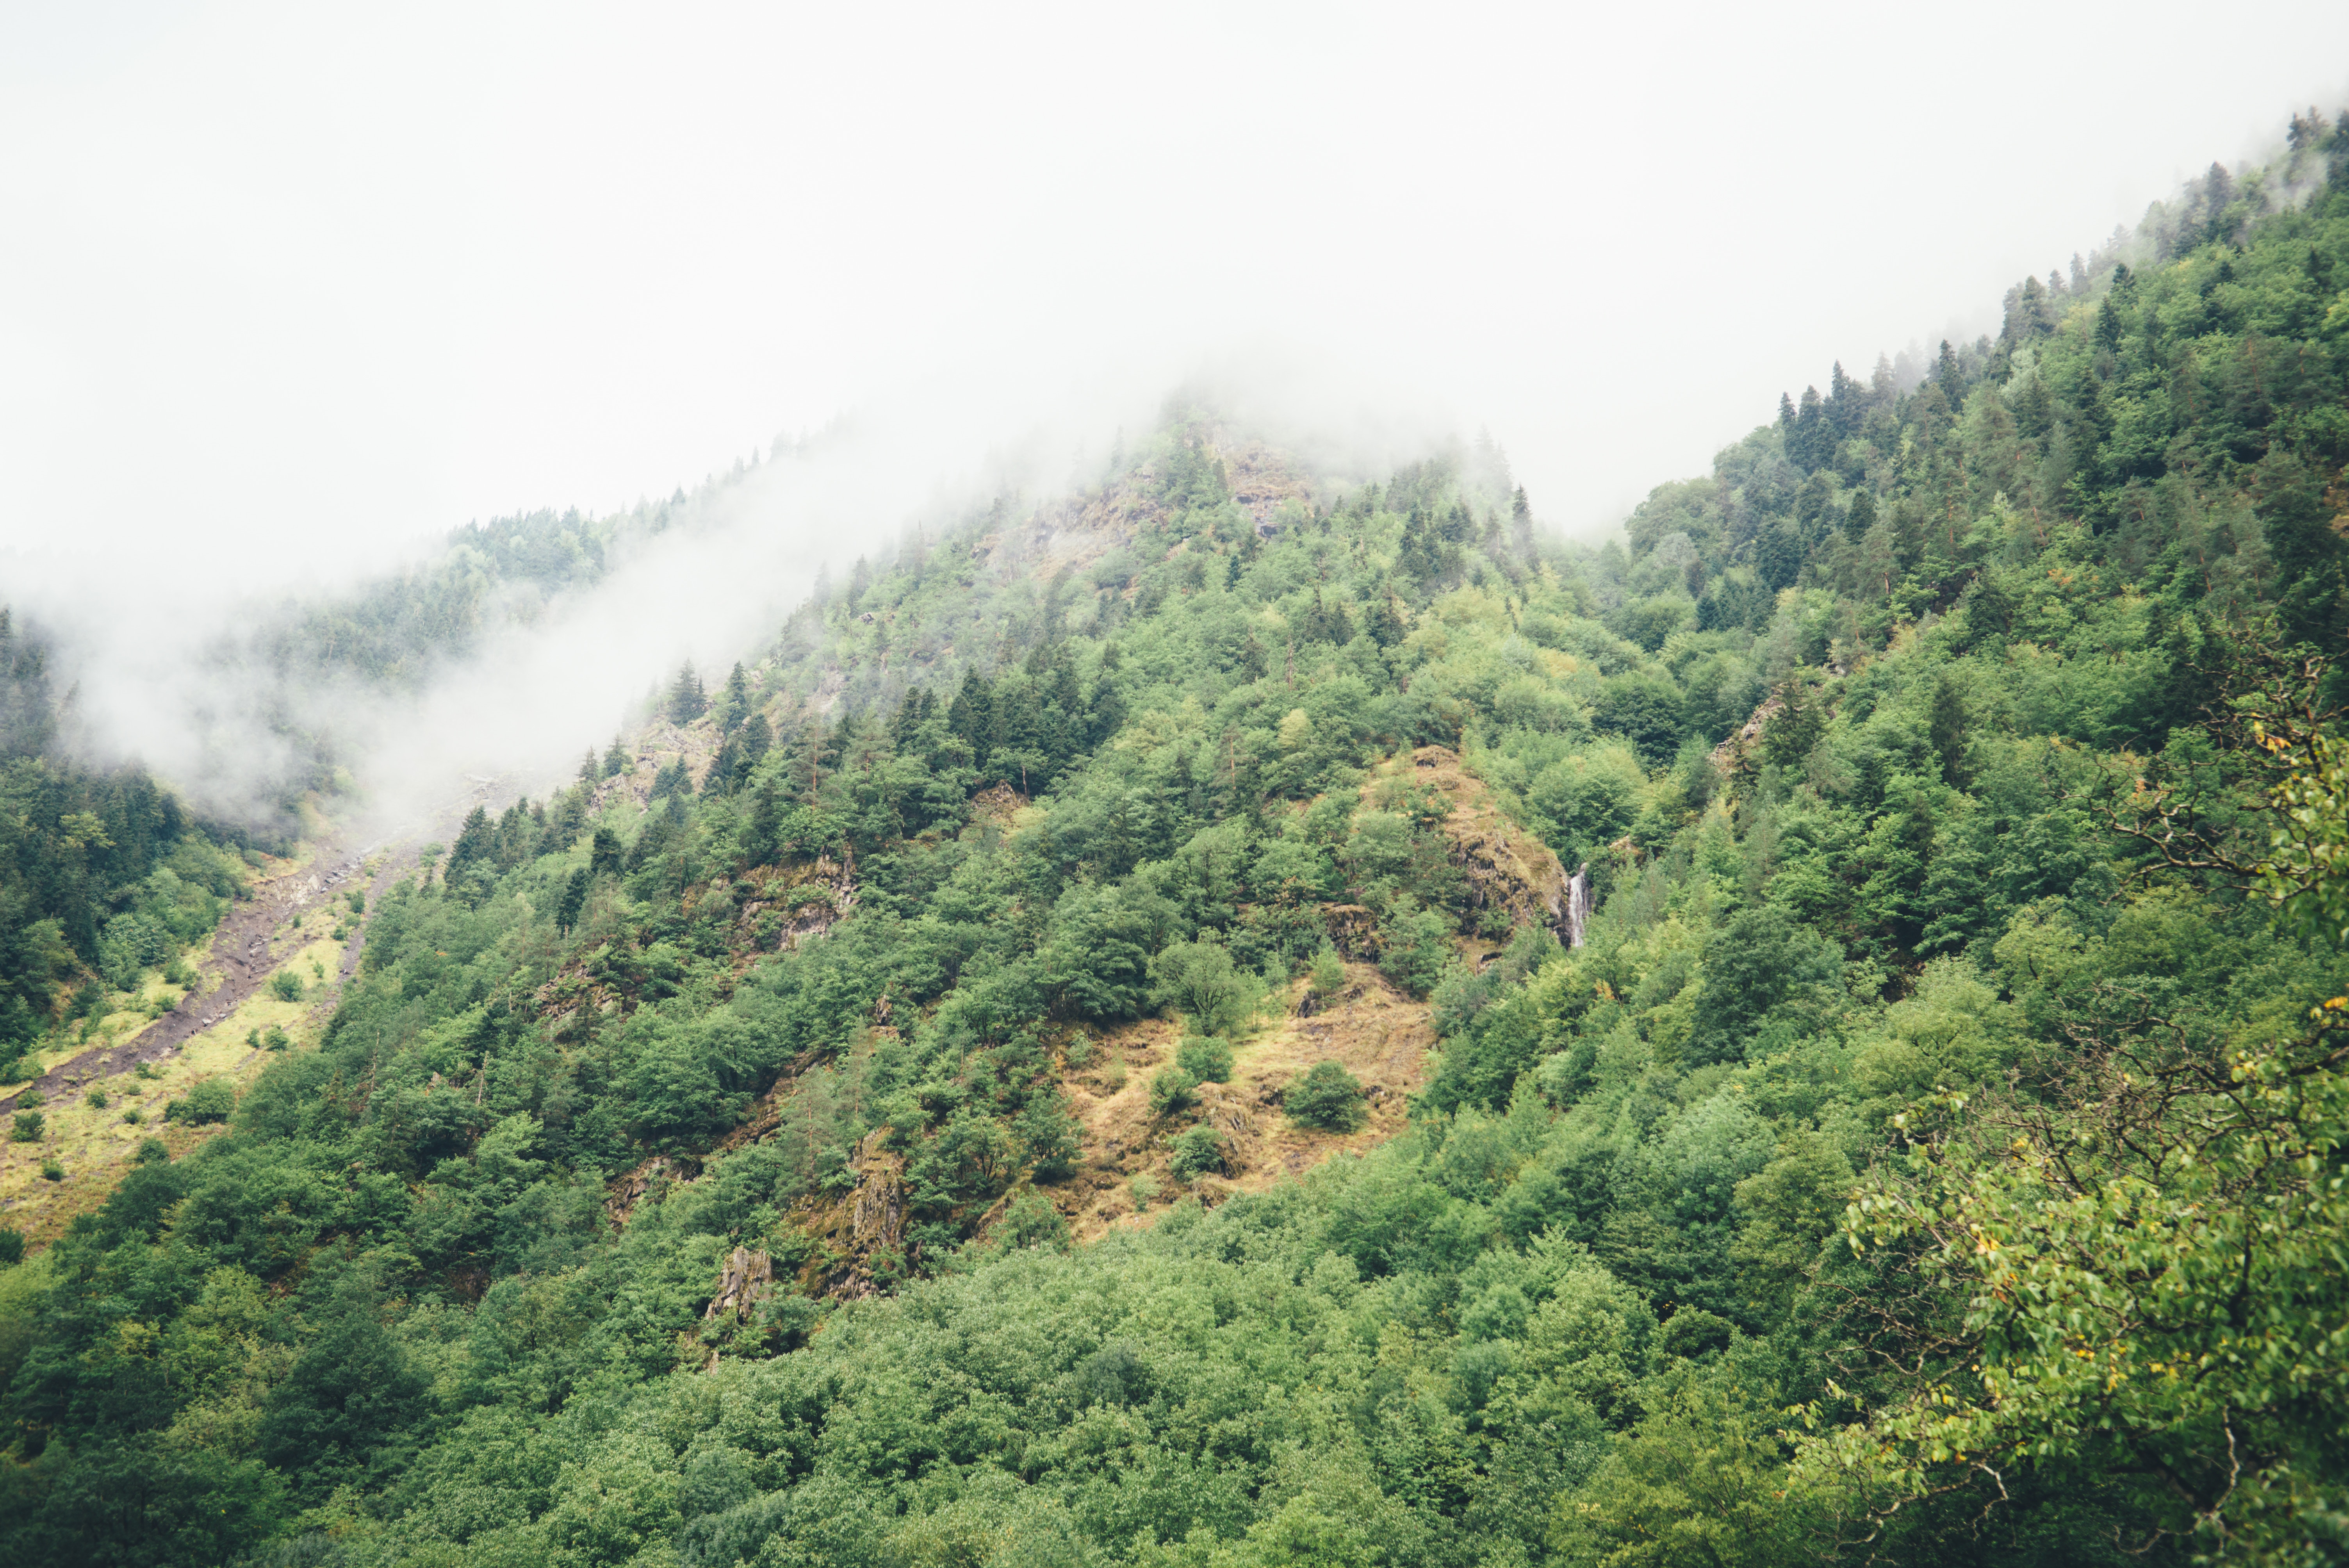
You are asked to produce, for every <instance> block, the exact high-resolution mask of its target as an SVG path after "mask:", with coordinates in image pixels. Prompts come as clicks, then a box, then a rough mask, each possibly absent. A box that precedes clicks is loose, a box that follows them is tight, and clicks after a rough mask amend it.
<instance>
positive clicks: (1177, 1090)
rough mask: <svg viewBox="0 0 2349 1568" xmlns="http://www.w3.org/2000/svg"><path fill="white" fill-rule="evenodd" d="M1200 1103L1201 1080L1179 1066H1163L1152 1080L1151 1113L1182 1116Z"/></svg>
mask: <svg viewBox="0 0 2349 1568" xmlns="http://www.w3.org/2000/svg"><path fill="white" fill-rule="evenodd" d="M1198 1103H1199V1080H1198V1079H1197V1078H1194V1077H1193V1076H1192V1075H1191V1074H1190V1073H1188V1072H1185V1070H1184V1069H1183V1068H1179V1067H1174V1068H1159V1069H1158V1071H1157V1073H1156V1074H1155V1075H1154V1077H1152V1078H1151V1080H1150V1114H1151V1115H1153V1116H1159V1117H1165V1116H1180V1115H1181V1114H1182V1113H1183V1112H1185V1111H1186V1110H1188V1109H1191V1108H1192V1107H1193V1106H1195V1105H1196V1104H1198Z"/></svg>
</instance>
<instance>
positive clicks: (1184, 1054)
mask: <svg viewBox="0 0 2349 1568" xmlns="http://www.w3.org/2000/svg"><path fill="white" fill-rule="evenodd" d="M1174 1065H1175V1066H1176V1067H1178V1068H1182V1069H1183V1070H1184V1071H1185V1072H1186V1073H1189V1074H1190V1075H1191V1076H1192V1077H1193V1078H1196V1079H1198V1080H1199V1081H1200V1082H1201V1083H1229V1082H1231V1080H1232V1047H1231V1042H1229V1041H1228V1040H1219V1039H1216V1038H1215V1037H1213V1036H1210V1035H1194V1036H1192V1037H1190V1038H1189V1039H1186V1040H1185V1041H1184V1042H1183V1043H1182V1044H1181V1045H1179V1046H1177V1047H1174Z"/></svg>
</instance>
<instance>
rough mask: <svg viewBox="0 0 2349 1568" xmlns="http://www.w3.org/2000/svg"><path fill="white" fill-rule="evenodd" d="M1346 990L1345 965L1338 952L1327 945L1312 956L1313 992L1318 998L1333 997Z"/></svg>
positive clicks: (1322, 946)
mask: <svg viewBox="0 0 2349 1568" xmlns="http://www.w3.org/2000/svg"><path fill="white" fill-rule="evenodd" d="M1345 988H1346V965H1345V963H1344V961H1343V960H1342V959H1340V957H1339V956H1338V950H1337V949H1336V948H1334V947H1332V946H1330V944H1328V943H1326V942H1325V943H1323V944H1321V951H1320V952H1319V953H1317V954H1314V955H1313V992H1314V995H1318V996H1334V995H1337V994H1338V993H1339V992H1340V991H1342V990H1344V989H1345Z"/></svg>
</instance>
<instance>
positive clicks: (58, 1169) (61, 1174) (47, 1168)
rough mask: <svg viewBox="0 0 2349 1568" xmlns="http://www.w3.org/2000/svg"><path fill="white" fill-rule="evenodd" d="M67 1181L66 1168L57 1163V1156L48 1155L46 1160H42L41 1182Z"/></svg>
mask: <svg viewBox="0 0 2349 1568" xmlns="http://www.w3.org/2000/svg"><path fill="white" fill-rule="evenodd" d="M65 1179H66V1168H65V1167H64V1166H63V1165H60V1164H59V1163H57V1156H56V1155H54V1154H52V1155H48V1156H47V1157H46V1158H44V1159H43V1160H42V1161H41V1180H42V1181H64V1180H65Z"/></svg>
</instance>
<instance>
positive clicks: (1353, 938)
mask: <svg viewBox="0 0 2349 1568" xmlns="http://www.w3.org/2000/svg"><path fill="white" fill-rule="evenodd" d="M1321 921H1322V923H1323V924H1324V925H1326V926H1328V927H1329V929H1330V946H1332V947H1334V948H1336V949H1337V950H1338V956H1339V957H1340V958H1343V959H1346V960H1347V961H1348V962H1350V963H1354V964H1374V963H1376V962H1378V956H1379V954H1381V953H1382V952H1384V951H1385V950H1386V948H1385V944H1383V943H1381V941H1380V940H1379V916H1378V912H1377V911H1375V910H1372V909H1370V908H1367V907H1365V906H1364V905H1362V904H1359V903H1325V904H1323V905H1322V906H1321Z"/></svg>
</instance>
